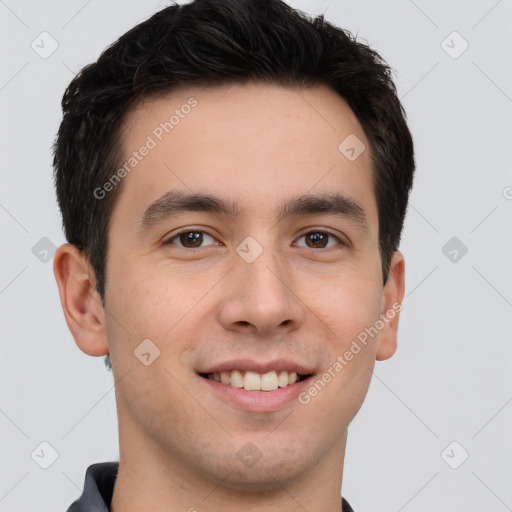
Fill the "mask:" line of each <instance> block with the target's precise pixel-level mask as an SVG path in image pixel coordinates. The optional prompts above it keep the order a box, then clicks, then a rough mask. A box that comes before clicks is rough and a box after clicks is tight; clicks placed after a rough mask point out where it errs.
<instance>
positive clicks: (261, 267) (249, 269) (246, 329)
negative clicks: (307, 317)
mask: <svg viewBox="0 0 512 512" xmlns="http://www.w3.org/2000/svg"><path fill="white" fill-rule="evenodd" d="M223 286H224V290H223V295H222V296H223V297H224V298H223V299H222V301H221V302H220V304H219V320H220V322H221V324H222V325H223V327H224V328H225V329H227V330H230V331H236V332H239V333H244V334H255V335H258V336H261V337H264V336H265V337H267V336H272V335H276V334H277V335H278V334H283V333H285V332H290V331H292V330H295V329H297V328H298V327H299V326H300V325H301V324H302V323H303V320H304V308H305V306H304V304H303V302H302V301H301V299H300V298H299V297H298V295H297V291H296V290H295V289H294V288H296V286H295V284H294V281H293V278H292V276H291V272H290V271H289V269H287V268H286V265H285V263H283V262H280V261H279V259H278V258H277V256H276V255H275V254H273V253H272V252H271V251H270V250H264V251H263V253H262V254H261V255H260V256H259V257H258V258H257V259H256V260H255V261H253V262H252V263H248V262H246V261H244V260H243V259H242V258H240V257H238V256H237V258H236V260H235V263H234V268H233V269H232V270H231V272H229V274H228V276H227V279H225V280H224V282H223Z"/></svg>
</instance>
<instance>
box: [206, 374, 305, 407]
mask: <svg viewBox="0 0 512 512" xmlns="http://www.w3.org/2000/svg"><path fill="white" fill-rule="evenodd" d="M311 377H312V376H309V377H308V378H307V379H304V380H301V381H299V382H295V383H294V384H289V385H288V386H285V387H284V388H278V389H276V390H275V391H248V390H246V389H244V388H236V387H234V386H231V385H229V384H224V383H222V382H217V381H216V380H213V379H208V378H205V377H201V376H200V375H199V378H200V379H201V380H202V381H204V382H205V384H206V385H208V386H210V387H211V389H212V390H213V391H214V392H215V393H218V394H219V395H221V396H222V397H224V398H227V399H228V400H229V401H230V402H231V403H233V404H235V405H236V406H237V407H239V408H241V409H245V410H246V411H251V412H271V411H277V410H279V409H281V408H282V407H283V406H284V405H286V404H287V403H289V402H291V401H292V400H294V399H296V398H297V396H298V395H299V394H300V393H301V392H302V391H304V390H305V389H306V388H307V387H308V386H309V385H310V383H311ZM297 402H298V400H297Z"/></svg>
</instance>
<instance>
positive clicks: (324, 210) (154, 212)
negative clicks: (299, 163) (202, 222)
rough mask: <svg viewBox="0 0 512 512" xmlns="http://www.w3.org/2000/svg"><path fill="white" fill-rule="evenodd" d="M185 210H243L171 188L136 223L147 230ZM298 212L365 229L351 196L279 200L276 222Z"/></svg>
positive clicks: (207, 196)
mask: <svg viewBox="0 0 512 512" xmlns="http://www.w3.org/2000/svg"><path fill="white" fill-rule="evenodd" d="M184 212H206V213H213V214H222V215H226V216H228V217H233V218H234V217H238V216H240V215H241V213H242V210H241V209H240V208H239V206H238V205H237V204H236V203H234V202H233V201H232V200H231V199H228V198H222V197H218V196H214V195H211V194H202V193H188V192H182V191H177V190H175V191H170V192H167V193H165V194H164V195H163V196H161V197H160V198H158V199H156V200H155V201H153V202H152V203H151V204H150V205H149V207H148V208H147V209H146V211H145V212H144V214H143V216H142V219H141V220H140V222H139V224H138V226H139V228H138V230H139V231H147V230H149V229H150V228H152V227H153V226H155V225H157V224H160V223H161V222H164V221H166V220H168V219H169V218H172V217H173V216H175V215H179V214H182V213H184ZM301 215H331V216H335V217H339V218H342V219H345V220H348V221H351V222H353V223H354V224H356V225H358V226H359V227H360V228H362V229H363V230H364V231H368V220H367V218H366V215H365V212H364V209H363V208H362V207H361V205H360V204H359V203H357V202H356V201H355V200H354V199H352V198H350V197H348V196H346V195H344V194H340V193H329V192H324V193H319V194H307V195H302V196H296V197H292V198H289V199H287V200H285V201H284V202H283V203H281V206H280V208H279V209H278V212H277V216H276V224H277V223H279V222H281V221H282V220H284V219H286V218H289V217H294V216H301Z"/></svg>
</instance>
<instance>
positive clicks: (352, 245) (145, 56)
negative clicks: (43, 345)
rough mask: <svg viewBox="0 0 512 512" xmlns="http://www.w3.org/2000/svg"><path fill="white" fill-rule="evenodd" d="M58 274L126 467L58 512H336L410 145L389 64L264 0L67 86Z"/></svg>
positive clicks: (216, 11)
mask: <svg viewBox="0 0 512 512" xmlns="http://www.w3.org/2000/svg"><path fill="white" fill-rule="evenodd" d="M63 110H64V117H63V121H62V124H61V127H60V130H59V134H58V137H57V140H56V143H55V159H54V164H55V179H56V189H57V196H58V201H59V206H60V208H61V211H62V216H63V223H64V228H65V233H66V238H67V240H68V241H69V243H68V244H64V245H62V246H61V247H60V248H59V249H58V251H57V253H56V255H55V257H54V272H55V276H56V280H57V283H58V287H59V293H60V299H61V303H62V307H63V311H64V315H65V318H66V322H67V324H68V326H69V329H70V331H71V333H72V334H73V336H74V338H75V341H76V343H77V345H78V346H79V348H80V349H81V350H82V351H83V352H85V353H86V354H89V355H91V356H101V355H103V356H105V355H106V356H107V360H106V362H107V364H110V361H111V368H112V371H113V375H114V379H115V383H116V404H117V410H118V418H119V441H120V461H119V463H116V462H109V463H107V462H104V463H97V464H92V465H91V466H90V467H89V469H88V470H87V474H86V479H85V487H84V492H83V495H82V497H81V498H80V499H79V500H77V501H76V502H75V503H74V504H73V505H72V506H71V507H70V508H69V511H71V512H85V511H92V510H94V511H100V510H101V511H107V510H110V511H112V512H134V511H141V510H151V511H153V512H159V511H162V512H163V511H164V510H165V511H166V512H177V511H189V512H192V511H196V510H197V511H201V512H203V511H212V512H213V511H224V512H231V511H238V510H251V511H265V512H270V511H280V512H281V511H289V512H291V511H299V510H301V511H304V510H306V511H309V512H320V511H322V512H335V511H339V510H343V512H350V511H351V510H352V508H351V507H350V505H349V503H348V501H347V500H346V499H345V498H342V497H341V495H340V489H341V484H342V477H343V461H344V455H345V447H346V441H347V429H348V426H349V424H350V422H351V421H352V419H353V418H354V416H355V415H356V413H357V411H358V410H359V408H360V407H361V405H362V403H363V400H364V398H365V395H366V393H367V390H368V386H369V383H370V379H371V375H372V370H373V367H374V364H375V361H376V360H385V359H387V358H389V357H391V356H392V355H393V353H394V352H395V350H396V344H397V329H398V319H399V314H400V309H401V302H402V298H403V296H404V259H403V256H402V254H401V253H400V252H399V251H398V246H399V241H400V235H401V231H402V225H403V221H404V216H405V213H406V208H407V201H408V195H409V191H410V189H411V186H412V181H413V172H414V157H413V143H412V138H411V135H410V132H409V130H408V128H407V125H406V122H405V118H404V113H403V109H402V107H401V105H400V102H399V100H398V99H397V96H396V90H395V87H394V85H393V82H392V79H391V72H390V69H389V68H388V66H387V65H386V64H385V63H384V62H383V61H382V59H381V58H380V57H379V55H378V54H377V53H375V52H374V51H373V50H371V49H370V48H368V47H367V46H366V45H364V44H362V43H359V42H357V41H355V39H354V38H353V37H352V36H351V35H350V34H349V33H348V32H345V31H342V30H341V29H338V28H336V27H334V26H332V25H330V24H329V23H327V22H326V21H324V20H323V18H321V17H320V18H317V19H314V20H313V19H310V18H308V17H307V16H306V15H304V14H302V13H300V12H298V11H295V10H293V9H292V8H291V7H289V6H288V5H286V4H285V3H283V2H281V1H280V0H195V1H194V2H192V3H190V4H187V5H183V6H178V5H173V6H171V7H168V8H166V9H163V10H162V11H160V12H158V13H156V14H155V15H154V16H153V17H151V18H150V19H148V20H147V21H145V22H143V23H141V24H140V25H138V26H137V27H135V28H133V29H132V30H130V31H129V32H127V33H126V34H124V35H123V36H122V37H121V38H120V39H119V40H118V41H116V42H115V43H114V44H113V45H112V46H111V47H109V48H108V49H107V50H106V51H105V52H104V53H103V54H102V55H101V57H100V58H99V59H98V61H97V62H96V63H94V64H92V65H89V66H87V67H85V68H84V69H83V70H82V71H81V72H80V73H79V74H78V75H77V76H76V77H75V78H74V80H73V81H72V83H71V84H70V85H69V87H68V89H67V90H66V93H65V95H64V98H63Z"/></svg>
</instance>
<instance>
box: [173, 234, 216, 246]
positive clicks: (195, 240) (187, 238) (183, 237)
mask: <svg viewBox="0 0 512 512" xmlns="http://www.w3.org/2000/svg"><path fill="white" fill-rule="evenodd" d="M208 238H211V239H212V240H214V238H213V237H212V236H211V235H209V234H208V233H205V232H204V231H190V230H189V231H182V232H181V233H178V234H176V235H174V236H173V237H172V238H169V240H167V241H166V242H164V243H165V244H166V245H178V247H182V248H184V249H199V248H201V247H202V244H203V242H204V241H205V239H206V240H207V239H208ZM175 241H178V242H179V243H175ZM209 245H211V244H209Z"/></svg>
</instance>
